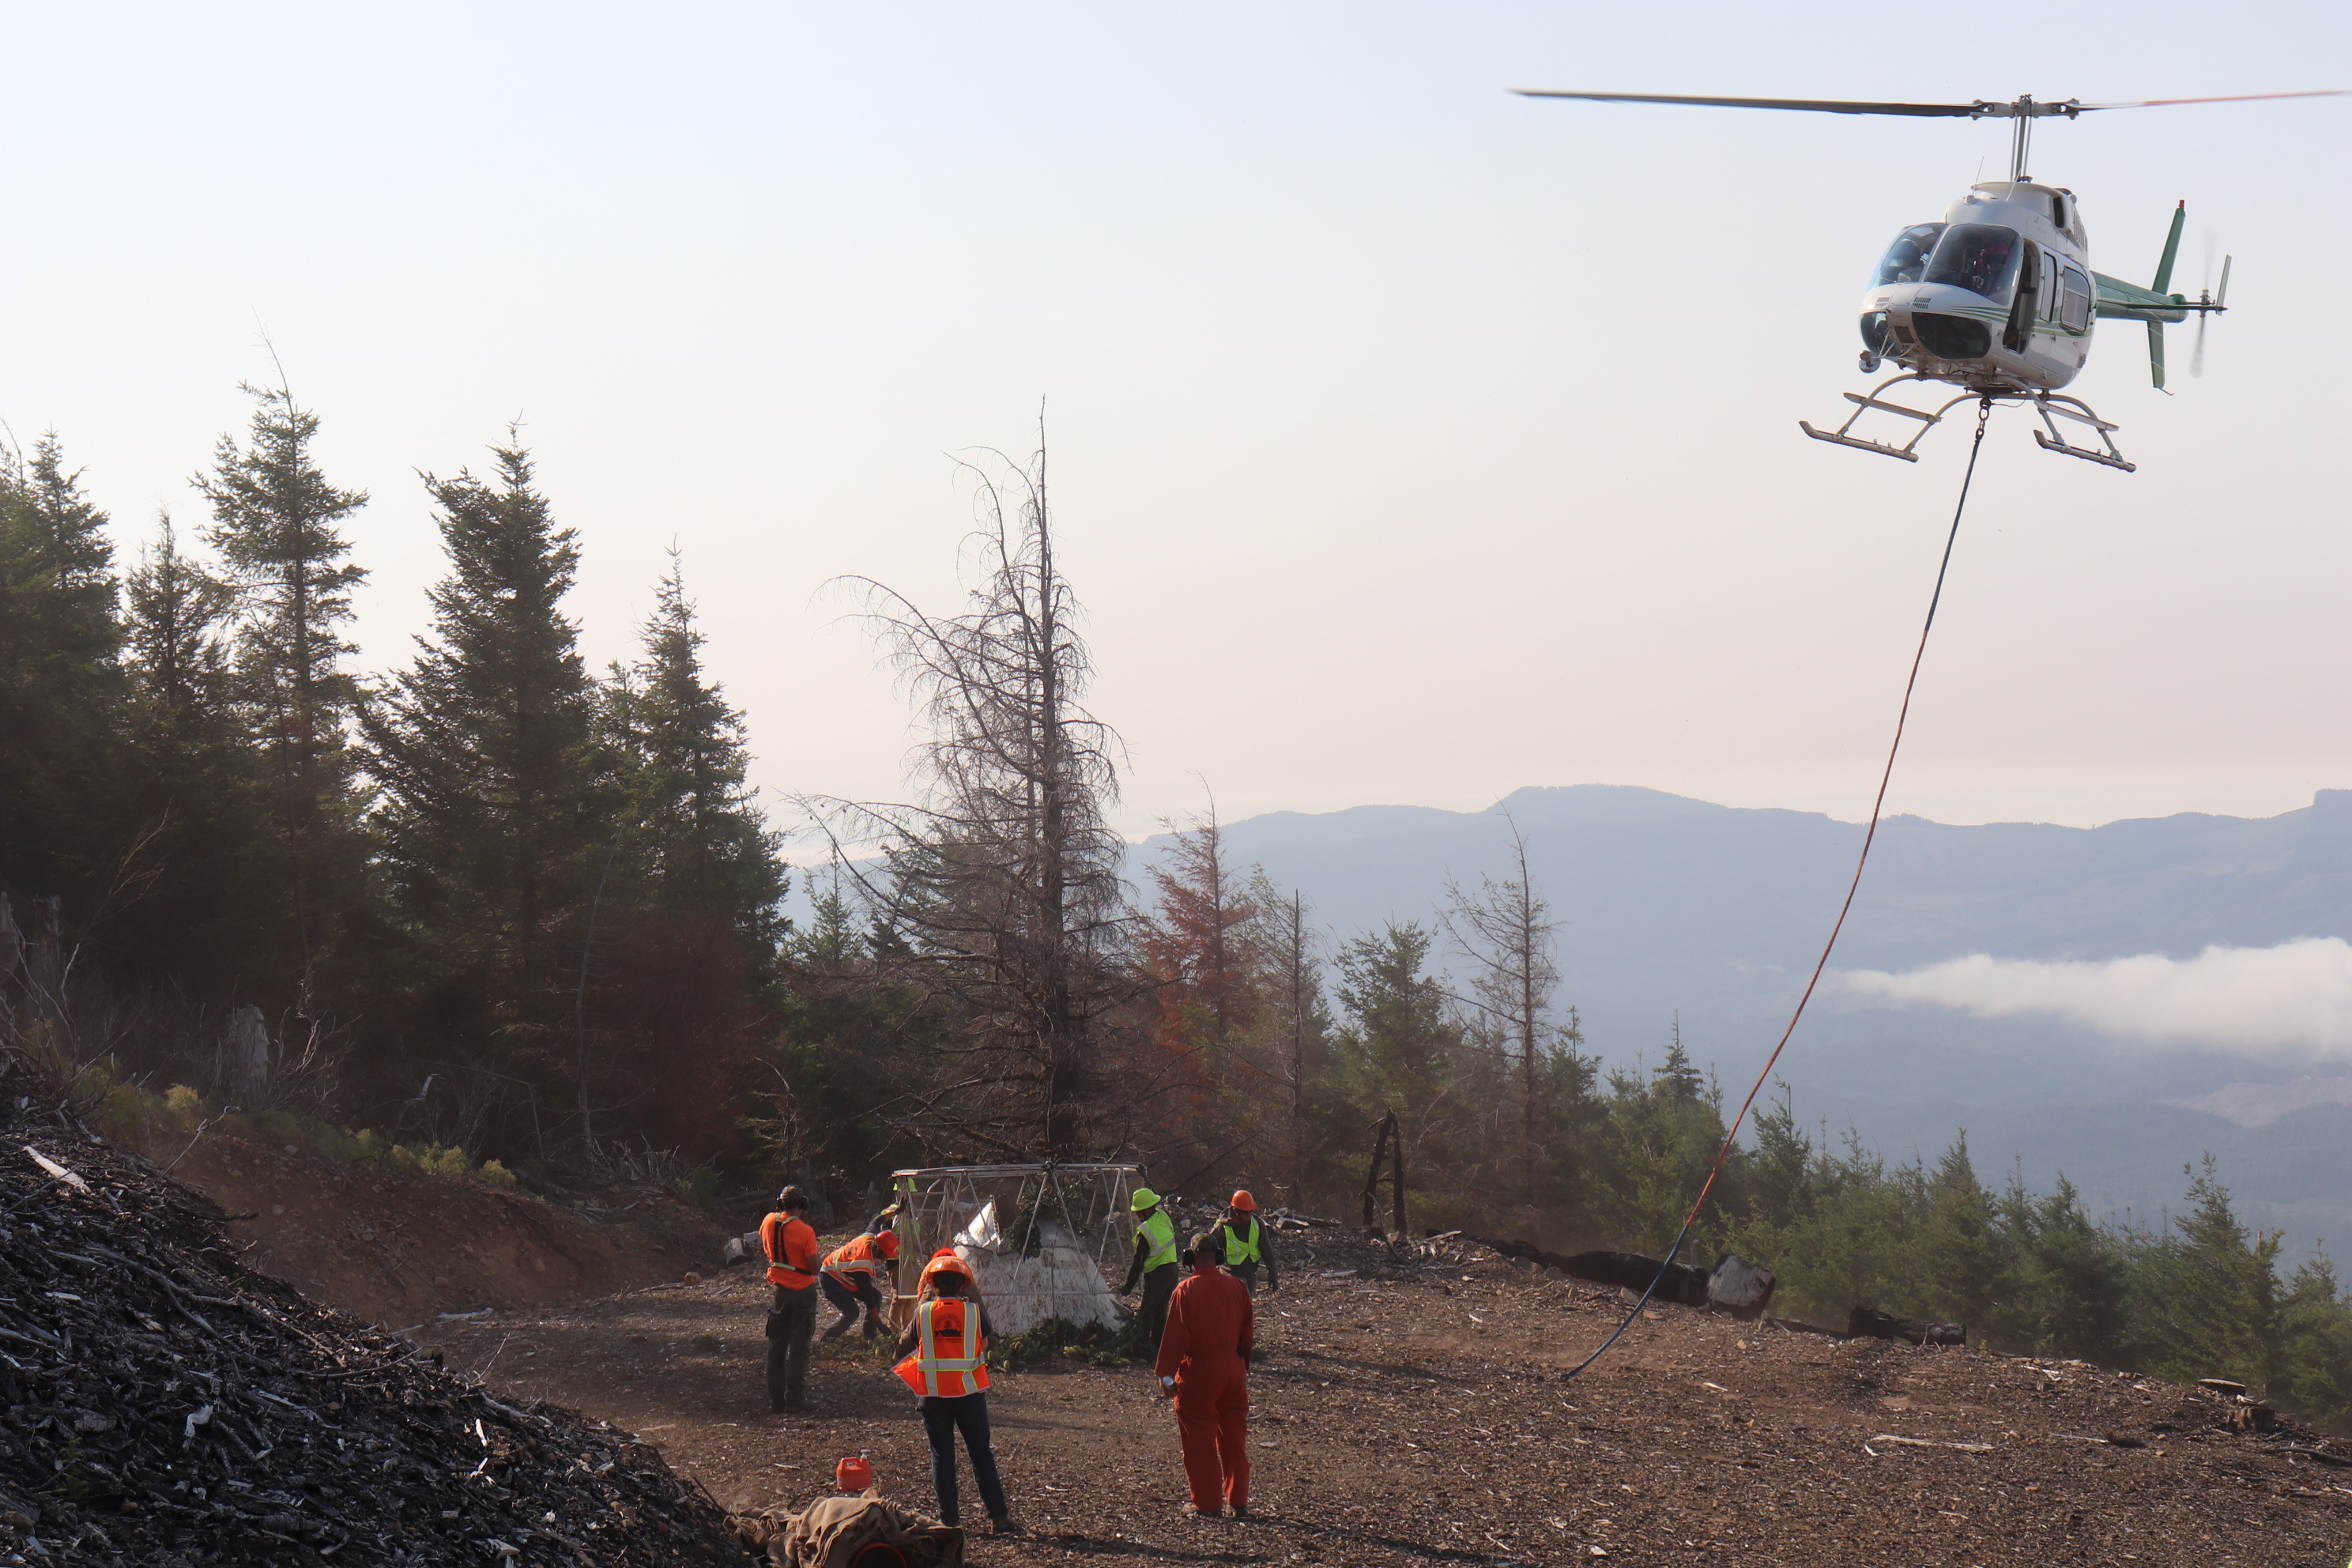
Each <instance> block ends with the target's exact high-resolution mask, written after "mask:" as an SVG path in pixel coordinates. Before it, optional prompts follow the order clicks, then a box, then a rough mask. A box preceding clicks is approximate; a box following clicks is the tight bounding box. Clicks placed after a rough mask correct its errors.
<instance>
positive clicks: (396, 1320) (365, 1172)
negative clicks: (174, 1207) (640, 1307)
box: [157, 1137, 722, 1328]
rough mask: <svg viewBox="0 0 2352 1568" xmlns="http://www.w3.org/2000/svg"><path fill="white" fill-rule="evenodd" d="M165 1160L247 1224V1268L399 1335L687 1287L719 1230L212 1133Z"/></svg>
mask: <svg viewBox="0 0 2352 1568" xmlns="http://www.w3.org/2000/svg"><path fill="white" fill-rule="evenodd" d="M163 1142H167V1143H170V1144H172V1147H169V1148H166V1149H163V1150H162V1151H160V1152H159V1153H158V1157H157V1163H169V1162H173V1161H174V1159H175V1157H176V1163H173V1168H172V1174H173V1175H174V1176H176V1177H178V1178H179V1179H180V1180H181V1181H184V1182H185V1183H187V1184H189V1185H190V1186H192V1187H194V1188H195V1189H196V1190H197V1191H199V1192H201V1193H203V1194H205V1196H207V1197H209V1198H211V1199H212V1200H213V1201H214V1202H215V1203H216V1204H218V1205H220V1206H221V1208H222V1210H223V1211H224V1212H226V1213H227V1214H229V1215H236V1216H239V1217H238V1218H237V1219H236V1222H235V1223H234V1224H232V1225H231V1226H230V1230H231V1232H232V1234H234V1235H235V1236H236V1237H237V1238H238V1239H239V1240H241V1241H244V1242H247V1243H250V1244H251V1246H250V1247H248V1249H247V1252H246V1254H245V1261H246V1262H247V1264H249V1265H250V1266H252V1267H253V1268H259V1269H261V1270H263V1271H264V1272H266V1273H269V1274H274V1275H276V1276H278V1278H279V1279H284V1280H287V1281H289V1283H291V1284H294V1285H296V1286H298V1287H299V1288H300V1289H301V1290H302V1292H303V1294H305V1295H307V1296H309V1297H310V1298H311V1299H312V1300H317V1301H323V1302H325V1303H326V1304H327V1305H329V1306H331V1307H336V1308H340V1309H341V1310H343V1311H347V1312H352V1313H354V1314H356V1315H358V1316H360V1317H362V1318H366V1319H368V1320H369V1321H373V1322H376V1323H381V1324H383V1325H385V1326H386V1327H390V1328H404V1327H406V1326H408V1325H410V1324H413V1323H416V1322H418V1321H423V1320H425V1319H426V1318H429V1317H432V1316H433V1315H434V1314H436V1313H438V1312H445V1311H463V1310H470V1309H473V1308H478V1307H521V1306H531V1305H546V1304H549V1303H553V1302H558V1301H577V1300H583V1299H585V1298H588V1297H593V1296H604V1295H609V1294H611V1293H613V1292H614V1291H616V1290H625V1289H631V1288H632V1287H635V1286H639V1285H646V1284H650V1283H652V1282H653V1281H655V1280H657V1279H677V1278H678V1277H679V1275H680V1274H682V1273H683V1272H685V1271H686V1270H687V1269H688V1268H693V1267H694V1266H695V1265H696V1263H697V1262H698V1261H707V1260H708V1259H709V1258H711V1257H713V1256H714V1255H715V1254H716V1252H717V1249H718V1246H719V1241H720V1240H721V1239H722V1233H721V1232H720V1230H719V1226H716V1225H715V1224H713V1223H712V1222H710V1221H709V1220H708V1219H706V1218H705V1217H704V1216H703V1215H700V1214H699V1213H698V1212H697V1211H695V1210H693V1209H690V1208H688V1206H687V1205H684V1204H682V1203H680V1202H678V1201H677V1198H676V1196H675V1195H673V1194H669V1193H667V1192H665V1191H662V1190H660V1189H658V1188H644V1189H635V1190H631V1191H629V1192H625V1193H621V1194H601V1195H604V1196H606V1197H607V1198H608V1201H607V1202H606V1203H605V1204H604V1205H583V1206H581V1207H577V1208H566V1207H562V1206H560V1205H554V1204H550V1203H543V1202H541V1201H539V1200H538V1199H535V1198H530V1197H525V1196H521V1195H519V1194H513V1193H505V1192H499V1191H496V1190H494V1189H491V1188H488V1187H483V1186H478V1185H475V1184H472V1183H468V1182H460V1181H450V1180H441V1179H433V1178H427V1177H423V1176H412V1175H407V1174H404V1173H400V1172H397V1171H389V1170H385V1169H383V1168H382V1167H380V1166H376V1165H370V1164H346V1163H339V1162H337V1161H334V1160H330V1159H327V1158H325V1157H323V1156H321V1155H319V1154H315V1153H311V1152H308V1151H304V1150H299V1149H292V1148H289V1147H283V1146H274V1145H266V1144H259V1143H254V1142H247V1141H246V1140H244V1139H240V1138H222V1137H206V1138H205V1139H203V1140H201V1141H199V1142H196V1144H195V1145H194V1147H193V1148H186V1149H184V1150H183V1147H182V1145H181V1144H180V1142H179V1141H177V1140H171V1139H167V1140H164V1141H163Z"/></svg>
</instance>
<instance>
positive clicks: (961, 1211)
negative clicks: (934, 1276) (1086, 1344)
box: [892, 1165, 1141, 1336]
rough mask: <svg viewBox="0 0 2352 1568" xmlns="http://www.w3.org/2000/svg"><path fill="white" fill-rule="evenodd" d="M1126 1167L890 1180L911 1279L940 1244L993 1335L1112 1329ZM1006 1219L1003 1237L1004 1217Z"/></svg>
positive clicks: (1131, 1173)
mask: <svg viewBox="0 0 2352 1568" xmlns="http://www.w3.org/2000/svg"><path fill="white" fill-rule="evenodd" d="M1140 1174H1141V1173H1140V1172H1139V1169H1138V1168H1137V1167H1135V1166H1132V1165H1079V1166H1073V1165H1055V1166H1038V1165H993V1166H948V1167H939V1168H933V1169H930V1170H922V1171H899V1172H897V1173H894V1174H893V1177H892V1186H893V1188H894V1189H895V1195H896V1196H897V1197H898V1200H899V1202H900V1203H901V1204H902V1205H904V1208H905V1214H904V1217H902V1219H901V1220H900V1222H899V1227H898V1228H899V1234H900V1237H902V1239H903V1240H904V1242H905V1243H906V1251H905V1254H904V1255H905V1256H907V1257H908V1258H912V1259H914V1260H915V1262H914V1271H915V1272H916V1273H918V1274H919V1273H920V1271H921V1268H922V1262H921V1260H922V1259H923V1258H928V1257H929V1255H930V1254H931V1252H932V1251H933V1250H935V1249H936V1248H938V1247H940V1246H942V1245H945V1246H948V1247H953V1248H954V1249H955V1254H956V1256H957V1257H958V1258H962V1259H963V1261H964V1262H965V1263H966V1264H967V1265H968V1266H969V1267H970V1268H971V1271H972V1276H973V1278H974V1279H976V1280H977V1281H978V1283H979V1286H980V1293H981V1297H982V1300H985V1301H986V1302H987V1304H988V1316H989V1321H990V1322H991V1323H992V1324H993V1325H994V1326H995V1329H996V1331H997V1333H998V1334H999V1335H1000V1336H1002V1335H1010V1334H1020V1333H1026V1332H1028V1331H1030V1330H1032V1329H1035V1328H1038V1327H1041V1326H1042V1325H1044V1324H1046V1323H1049V1322H1053V1321H1056V1320H1059V1321H1062V1322H1064V1323H1067V1324H1069V1325H1070V1326H1071V1327H1073V1328H1077V1329H1097V1328H1099V1329H1113V1330H1116V1329H1118V1328H1119V1327H1121V1326H1122V1325H1123V1324H1125V1322H1126V1321H1127V1319H1128V1310H1127V1309H1126V1308H1125V1307H1124V1306H1122V1305H1121V1304H1120V1302H1119V1300H1118V1297H1117V1296H1115V1295H1113V1294H1112V1293H1111V1289H1110V1283H1109V1278H1108V1271H1109V1270H1115V1269H1116V1270H1123V1269H1124V1268H1126V1266H1127V1261H1128V1253H1129V1248H1130V1247H1132V1245H1133V1232H1134V1228H1135V1226H1134V1218H1133V1215H1132V1214H1131V1213H1130V1212H1129V1198H1128V1195H1129V1193H1130V1192H1131V1191H1132V1190H1133V1187H1134V1185H1135V1184H1136V1182H1137V1181H1138V1180H1139V1178H1140ZM1008 1214H1010V1215H1013V1216H1015V1218H1014V1220H1013V1222H1012V1226H1013V1229H1016V1230H1018V1231H1019V1232H1020V1233H1021V1234H1018V1235H1011V1236H1008V1235H1007V1234H1006V1229H1007V1223H1008V1222H1007V1221H1006V1220H1005V1218H1004V1216H1005V1215H1008Z"/></svg>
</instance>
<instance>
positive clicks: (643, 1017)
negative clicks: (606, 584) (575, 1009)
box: [595, 554, 785, 1152]
mask: <svg viewBox="0 0 2352 1568" xmlns="http://www.w3.org/2000/svg"><path fill="white" fill-rule="evenodd" d="M702 646H703V636H702V631H701V628H700V627H699V626H698V625H697V624H696V621H695V612H694V604H693V601H691V600H690V599H688V597H687V595H686V585H685V578H684V574H683V572H682V569H681V568H680V566H679V565H678V563H677V557H676V556H675V554H673V556H672V558H671V563H670V570H669V572H668V574H667V575H666V576H665V577H664V578H663V579H662V581H661V584H660V586H659V588H658V589H657V591H656V604H655V610H654V614H653V616H652V617H651V618H650V619H649V620H647V621H646V625H645V629H644V652H643V655H642V657H641V658H639V659H638V660H637V661H636V662H635V663H634V664H632V665H630V666H628V667H626V668H618V669H615V670H614V679H612V681H611V682H609V683H608V685H607V686H606V689H605V721H606V725H607V728H608V732H609V733H610V735H611V738H612V742H613V745H614V751H615V753H616V755H617V757H618V760H619V765H620V785H621V792H622V798H623V801H624V805H623V811H622V820H623V822H624V824H625V826H623V827H622V828H620V829H619V830H618V831H617V833H616V835H615V837H614V841H613V847H614V849H615V850H616V851H617V855H616V856H614V858H613V865H614V870H613V876H612V883H613V886H612V887H611V889H610V890H609V892H608V894H607V902H606V905H605V908H606V909H607V910H609V911H611V912H610V913H608V914H607V916H606V917H605V918H604V920H603V921H601V922H600V923H599V925H598V928H597V929H598V931H601V932H603V933H604V941H603V942H602V944H601V945H600V946H598V947H597V948H596V950H595V951H596V952H597V954H598V955H599V957H600V959H601V960H602V963H601V966H600V968H599V970H598V980H599V983H600V989H601V990H602V991H603V992H604V994H606V995H607V996H608V997H609V998H610V1002H609V1006H610V1010H611V1012H612V1016H613V1027H614V1032H615V1038H616V1049H615V1050H614V1052H613V1053H612V1055H613V1058H614V1067H615V1068H617V1076H618V1078H619V1079H620V1080H621V1081H620V1082H619V1083H616V1085H615V1089H626V1091H627V1092H628V1093H629V1094H631V1095H633V1096H634V1097H635V1098H636V1099H637V1100H639V1104H638V1108H637V1110H635V1113H634V1117H635V1128H636V1130H637V1131H639V1132H640V1133H641V1135H643V1136H646V1137H649V1138H652V1139H654V1140H655V1141H656V1142H667V1143H673V1144H678V1145H683V1146H685V1147H688V1148H689V1149H693V1150H697V1151H701V1152H709V1151H710V1150H712V1149H715V1148H717V1147H718V1146H719V1144H720V1142H723V1141H724V1140H726V1139H727V1138H728V1137H730V1134H731V1131H732V1129H731V1128H730V1122H729V1120H728V1117H727V1114H726V1110H725V1101H724V1093H723V1090H724V1088H725V1086H726V1085H727V1084H728V1083H729V1082H730V1081H731V1080H732V1079H733V1077H734V1075H736V1074H737V1073H738V1072H739V1071H740V1069H742V1068H744V1067H745V1066H746V1065H747V1064H748V1062H749V1059H750V1053H751V1043H752V1042H751V1026H752V1024H753V1022H754V1020H755V1019H756V1017H757V1016H758V1014H759V1009H760V1007H761V993H762V992H764V991H765V990H766V989H767V987H768V986H769V985H770V984H772V981H773V978H774V975H775V965H776V958H777V947H778V943H779V942H780V941H781V940H782V936H783V934H784V929H785V926H784V920H783V916H782V911H781V910H780V909H779V907H778V906H779V905H780V904H781V902H782V899H783V896H784V889H785V872H784V867H783V862H782V858H781V857H780V855H779V853H778V846H779V844H780V841H781V840H780V836H779V835H777V834H775V833H773V832H772V831H771V830H770V829H769V827H768V826H767V822H766V819H765V816H763V814H762V813H761V810H760V807H759V805H758V802H757V799H756V794H757V792H756V791H755V790H754V789H753V788H752V786H751V784H750V782H749V773H750V768H751V752H750V749H749V746H748V744H747V742H746V740H745V735H744V728H743V715H742V714H741V712H740V711H739V710H737V709H735V708H734V707H733V706H732V705H731V704H730V703H729V702H728V701H727V699H726V695H725V693H724V692H723V691H722V690H721V689H720V688H719V685H718V684H717V683H716V682H714V681H712V680H711V679H709V675H708V674H707V673H706V672H705V670H704V668H703V665H702Z"/></svg>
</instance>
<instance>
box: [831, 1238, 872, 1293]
mask: <svg viewBox="0 0 2352 1568" xmlns="http://www.w3.org/2000/svg"><path fill="white" fill-rule="evenodd" d="M876 1267H877V1259H876V1258H875V1256H874V1237H873V1236H872V1235H871V1234H868V1235H866V1236H861V1237H856V1238H855V1239H853V1240H849V1241H845V1242H843V1243H842V1244H841V1245H840V1246H839V1247H835V1248H834V1249H833V1252H832V1254H831V1256H829V1257H827V1258H825V1260H824V1271H825V1272H826V1273H827V1274H830V1275H832V1276H833V1277H834V1278H835V1279H838V1280H840V1281H841V1282H842V1283H843V1284H847V1283H849V1277H850V1276H851V1275H853V1274H866V1275H870V1274H872V1273H873V1272H874V1270H875V1268H876Z"/></svg>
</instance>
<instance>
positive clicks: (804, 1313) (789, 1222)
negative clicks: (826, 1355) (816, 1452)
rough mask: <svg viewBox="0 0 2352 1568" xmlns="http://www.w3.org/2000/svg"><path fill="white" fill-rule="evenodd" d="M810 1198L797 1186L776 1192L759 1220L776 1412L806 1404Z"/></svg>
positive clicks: (813, 1268)
mask: <svg viewBox="0 0 2352 1568" xmlns="http://www.w3.org/2000/svg"><path fill="white" fill-rule="evenodd" d="M807 1210H808V1200H807V1199H806V1198H804V1197H803V1196H802V1195H801V1190H800V1189H799V1188H798V1187H786V1188H785V1189H784V1190H783V1191H782V1192H781V1193H778V1194H776V1212H775V1213H773V1214H772V1215H769V1216H768V1217H767V1218H765V1219H763V1220H761V1222H760V1245H761V1247H763V1248H765V1249H766V1251H767V1254H768V1283H769V1284H771V1285H773V1286H774V1287H775V1288H776V1297H775V1300H773V1301H772V1302H770V1303H769V1305H768V1407H769V1408H770V1409H771V1410H773V1411H774V1412H776V1413H777V1414H778V1415H789V1414H793V1413H797V1412H799V1411H803V1410H806V1409H807V1408H808V1361H809V1336H810V1335H811V1334H812V1333H814V1331H815V1330H816V1278H817V1250H816V1232H815V1231H814V1230H811V1229H810V1228H809V1225H808V1221H806V1220H804V1219H803V1218H802V1217H801V1215H803V1214H804V1213H806V1212H807Z"/></svg>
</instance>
